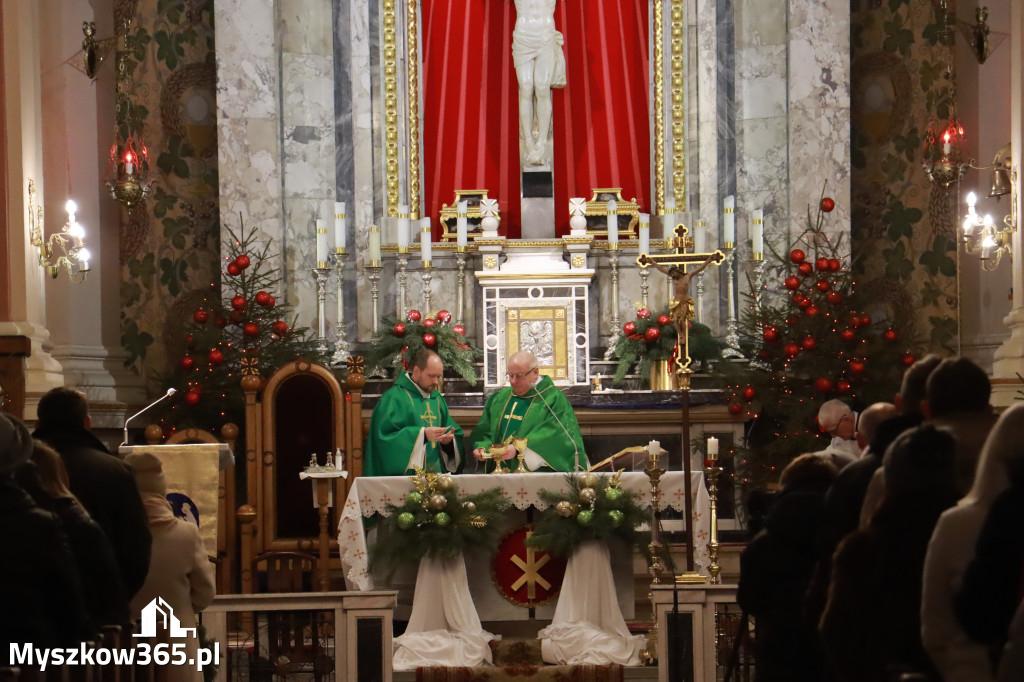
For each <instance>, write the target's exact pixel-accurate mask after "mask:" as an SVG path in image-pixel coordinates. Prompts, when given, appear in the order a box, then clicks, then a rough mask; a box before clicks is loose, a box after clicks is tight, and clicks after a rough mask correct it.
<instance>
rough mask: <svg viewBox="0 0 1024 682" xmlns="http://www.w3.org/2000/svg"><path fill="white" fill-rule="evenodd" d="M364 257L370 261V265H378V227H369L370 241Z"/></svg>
mask: <svg viewBox="0 0 1024 682" xmlns="http://www.w3.org/2000/svg"><path fill="white" fill-rule="evenodd" d="M366 255H367V256H368V257H369V259H370V265H372V266H379V265H380V225H370V239H369V243H368V244H367V246H366Z"/></svg>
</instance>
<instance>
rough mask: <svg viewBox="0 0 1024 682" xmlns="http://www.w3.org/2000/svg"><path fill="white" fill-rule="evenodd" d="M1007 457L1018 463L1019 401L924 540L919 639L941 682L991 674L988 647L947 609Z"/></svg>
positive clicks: (1002, 486) (1004, 480) (985, 679)
mask: <svg viewBox="0 0 1024 682" xmlns="http://www.w3.org/2000/svg"><path fill="white" fill-rule="evenodd" d="M1013 461H1019V462H1024V405H1014V406H1013V407H1011V408H1010V409H1008V410H1006V412H1004V413H1003V415H1002V416H1001V417H1000V418H999V421H998V422H997V423H996V425H995V427H994V428H993V429H992V432H991V433H990V434H989V436H988V440H986V441H985V446H984V448H983V449H982V452H981V458H980V460H979V462H978V470H977V473H976V474H975V477H974V485H973V486H972V487H971V489H970V491H969V492H968V493H967V495H966V496H964V497H963V499H961V500H960V501H959V502H958V503H957V505H956V506H955V507H953V508H952V509H947V510H946V511H945V512H943V514H942V516H940V517H939V521H938V523H937V524H936V526H935V532H934V533H933V534H932V539H931V542H930V543H929V544H928V554H927V556H926V558H925V564H924V591H923V595H922V599H921V637H922V640H923V642H924V646H925V649H926V650H927V651H928V655H929V656H931V658H932V661H933V662H934V663H935V665H936V667H937V668H938V669H939V671H940V672H941V673H942V677H943V679H944V680H945V682H990V681H991V680H992V679H993V678H994V671H993V670H992V663H991V658H990V656H989V651H988V648H987V647H986V646H984V645H982V644H979V643H977V642H975V641H974V640H972V639H971V638H970V637H968V636H967V634H966V633H965V632H964V631H963V628H961V626H960V623H959V621H958V620H957V617H956V615H955V613H954V610H953V595H954V594H956V591H957V589H959V587H960V582H961V580H962V578H963V574H964V570H966V568H967V564H968V563H970V561H971V559H972V558H973V557H974V546H975V544H976V542H977V540H978V534H979V533H980V531H981V527H982V524H983V523H984V521H985V517H986V516H987V515H988V511H989V508H990V507H991V506H992V502H993V501H994V500H995V499H996V498H997V497H998V496H999V494H1000V493H1002V492H1003V491H1004V490H1006V489H1007V488H1008V487H1009V485H1010V478H1009V475H1008V469H1007V466H1008V464H1010V463H1011V462H1013Z"/></svg>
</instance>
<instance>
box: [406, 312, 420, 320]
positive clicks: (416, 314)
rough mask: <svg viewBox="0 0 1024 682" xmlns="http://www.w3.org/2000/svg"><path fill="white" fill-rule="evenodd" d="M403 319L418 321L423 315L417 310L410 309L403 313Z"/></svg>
mask: <svg viewBox="0 0 1024 682" xmlns="http://www.w3.org/2000/svg"><path fill="white" fill-rule="evenodd" d="M405 319H406V320H408V321H409V322H419V321H420V320H422V319H423V315H422V314H421V313H420V311H418V310H410V311H409V312H407V313H406V314H405Z"/></svg>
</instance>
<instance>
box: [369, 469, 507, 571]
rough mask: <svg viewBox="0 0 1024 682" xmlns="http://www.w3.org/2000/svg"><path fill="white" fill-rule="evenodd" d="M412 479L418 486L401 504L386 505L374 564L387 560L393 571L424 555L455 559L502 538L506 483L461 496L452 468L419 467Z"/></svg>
mask: <svg viewBox="0 0 1024 682" xmlns="http://www.w3.org/2000/svg"><path fill="white" fill-rule="evenodd" d="M410 479H411V480H412V482H413V484H414V485H415V486H416V489H415V490H413V491H411V492H410V493H409V494H408V495H406V496H405V501H404V502H403V503H402V504H401V505H393V504H391V505H388V506H387V513H388V517H387V519H385V521H384V523H383V526H384V528H385V529H386V532H382V533H380V535H379V538H380V539H379V540H378V541H377V543H376V544H375V545H374V546H373V547H372V548H371V549H370V569H371V570H373V569H374V568H376V567H378V566H386V567H387V568H388V573H389V575H390V574H393V573H394V571H395V569H396V568H398V567H399V566H402V565H403V564H412V565H416V564H418V563H419V561H420V559H422V558H423V557H425V556H430V557H433V558H439V559H452V558H454V557H457V556H459V554H461V553H462V552H464V551H465V550H467V549H472V548H474V547H481V546H484V547H487V546H493V545H494V543H495V542H496V541H497V538H498V535H499V533H500V532H501V530H502V523H501V521H502V519H503V518H504V512H505V510H507V509H508V506H509V505H508V502H507V501H506V500H505V498H504V497H503V496H502V494H501V488H491V489H490V490H485V491H483V492H481V493H476V494H473V495H462V496H460V495H459V492H458V487H457V486H456V484H455V480H454V479H453V478H452V476H450V475H449V474H438V473H435V472H431V471H424V470H423V469H416V475H415V476H411V477H410Z"/></svg>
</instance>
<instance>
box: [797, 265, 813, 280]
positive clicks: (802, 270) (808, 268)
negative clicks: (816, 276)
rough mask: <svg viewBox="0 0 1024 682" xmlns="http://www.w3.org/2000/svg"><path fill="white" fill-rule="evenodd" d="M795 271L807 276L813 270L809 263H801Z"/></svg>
mask: <svg viewBox="0 0 1024 682" xmlns="http://www.w3.org/2000/svg"><path fill="white" fill-rule="evenodd" d="M797 271H798V272H799V273H800V274H801V275H803V276H804V277H809V276H810V275H811V274H812V273H813V272H814V266H813V265H811V264H810V263H801V264H800V266H799V267H798V268H797Z"/></svg>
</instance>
